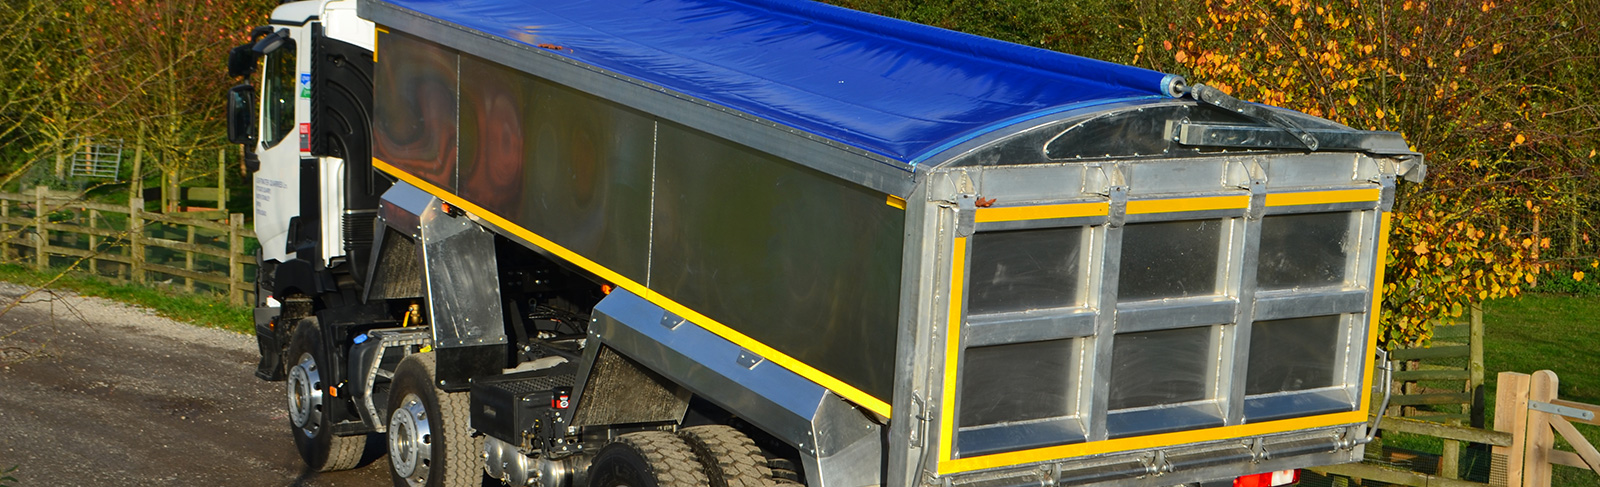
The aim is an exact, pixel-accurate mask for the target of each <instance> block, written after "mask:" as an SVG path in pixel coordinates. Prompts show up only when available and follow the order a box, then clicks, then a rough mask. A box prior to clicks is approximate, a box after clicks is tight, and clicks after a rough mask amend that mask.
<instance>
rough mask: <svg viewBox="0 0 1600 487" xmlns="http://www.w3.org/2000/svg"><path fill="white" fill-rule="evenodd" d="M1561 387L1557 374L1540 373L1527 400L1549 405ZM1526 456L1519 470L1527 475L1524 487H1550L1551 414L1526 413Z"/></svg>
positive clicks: (1545, 371) (1532, 411)
mask: <svg viewBox="0 0 1600 487" xmlns="http://www.w3.org/2000/svg"><path fill="white" fill-rule="evenodd" d="M1559 385H1560V382H1559V379H1557V378H1556V373H1555V372H1551V371H1548V370H1541V371H1538V372H1534V373H1533V383H1532V384H1531V385H1530V386H1529V387H1528V400H1529V401H1540V402H1550V401H1554V400H1555V399H1556V389H1557V388H1558V386H1559ZM1524 407H1526V405H1524ZM1527 414H1528V440H1527V447H1528V449H1527V452H1528V453H1527V456H1525V457H1523V458H1524V459H1523V461H1522V469H1523V471H1524V472H1527V475H1526V477H1527V481H1526V482H1524V483H1523V484H1522V485H1523V486H1524V487H1550V474H1551V468H1550V450H1551V449H1553V448H1555V445H1556V434H1555V431H1552V430H1551V429H1550V418H1549V417H1548V416H1550V413H1546V412H1543V411H1538V410H1533V409H1529V410H1528V413H1527Z"/></svg>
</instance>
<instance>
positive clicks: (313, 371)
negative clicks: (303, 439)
mask: <svg viewBox="0 0 1600 487" xmlns="http://www.w3.org/2000/svg"><path fill="white" fill-rule="evenodd" d="M288 392H289V421H291V422H293V423H294V426H295V427H296V428H299V429H300V432H301V433H304V434H305V435H306V436H307V437H316V436H317V433H318V432H320V431H321V430H322V374H320V373H319V372H318V371H317V361H316V359H314V358H312V357H311V354H309V353H306V354H301V355H300V361H299V362H298V363H296V364H295V366H294V367H293V368H291V369H289V380H288Z"/></svg>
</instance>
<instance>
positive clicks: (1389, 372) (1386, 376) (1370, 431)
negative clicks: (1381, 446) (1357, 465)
mask: <svg viewBox="0 0 1600 487" xmlns="http://www.w3.org/2000/svg"><path fill="white" fill-rule="evenodd" d="M1378 364H1379V365H1378V368H1379V369H1380V370H1383V402H1382V403H1381V405H1380V406H1378V410H1377V411H1376V412H1375V413H1374V414H1373V415H1372V426H1370V427H1368V428H1367V437H1366V438H1365V439H1362V440H1361V442H1360V443H1357V444H1360V445H1365V444H1367V443H1372V438H1373V437H1375V436H1377V435H1378V425H1379V424H1382V423H1383V412H1384V411H1385V410H1388V409H1389V397H1390V395H1391V393H1393V392H1394V366H1392V365H1389V351H1388V350H1384V349H1382V348H1379V349H1378Z"/></svg>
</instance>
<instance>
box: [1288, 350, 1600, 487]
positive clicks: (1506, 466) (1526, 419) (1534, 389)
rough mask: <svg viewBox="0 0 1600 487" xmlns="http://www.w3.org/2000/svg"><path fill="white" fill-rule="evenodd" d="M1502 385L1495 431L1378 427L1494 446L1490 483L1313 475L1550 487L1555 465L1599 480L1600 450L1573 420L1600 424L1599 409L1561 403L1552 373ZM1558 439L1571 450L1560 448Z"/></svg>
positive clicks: (1447, 486) (1401, 423)
mask: <svg viewBox="0 0 1600 487" xmlns="http://www.w3.org/2000/svg"><path fill="white" fill-rule="evenodd" d="M1498 380H1499V382H1498V385H1497V390H1496V394H1495V415H1494V429H1492V430H1486V429H1480V428H1470V427H1462V426H1452V425H1447V424H1440V423H1434V422H1430V421H1420V420H1416V419H1409V418H1392V417H1384V418H1383V422H1382V423H1381V425H1380V426H1379V428H1380V429H1382V430H1385V431H1399V432H1405V433H1412V434H1418V435H1426V436H1434V437H1438V438H1443V439H1445V440H1446V443H1449V442H1452V441H1465V442H1471V443H1481V444H1485V445H1489V446H1492V447H1493V450H1492V451H1493V457H1494V458H1493V461H1492V462H1491V464H1492V465H1491V467H1490V473H1489V482H1488V483H1481V482H1472V481H1467V480H1459V479H1455V478H1450V477H1444V476H1441V475H1429V474H1424V473H1418V472H1410V471H1404V470H1395V469H1390V468H1385V467H1383V466H1380V465H1373V464H1368V463H1350V464H1344V465H1330V466H1327V467H1320V468H1314V469H1312V470H1313V471H1317V472H1318V473H1324V474H1335V475H1342V476H1346V477H1352V478H1358V479H1370V480H1376V481H1379V482H1385V483H1392V484H1396V485H1409V486H1440V487H1551V483H1550V481H1551V469H1550V466H1551V465H1566V466H1570V467H1577V468H1582V469H1586V470H1590V471H1592V472H1593V473H1595V474H1597V475H1600V451H1597V450H1596V449H1595V447H1594V445H1593V444H1591V443H1590V442H1589V441H1588V440H1587V439H1586V438H1584V436H1583V435H1581V434H1580V433H1579V432H1578V430H1577V428H1574V427H1573V426H1572V421H1577V422H1580V423H1585V424H1592V425H1600V406H1596V405H1593V404H1584V403H1578V402H1573V401H1564V400H1561V399H1558V398H1557V392H1556V391H1557V389H1558V386H1559V384H1560V381H1559V380H1558V379H1557V377H1556V374H1555V373H1554V372H1551V371H1548V370H1541V371H1538V372H1535V373H1533V374H1532V375H1528V374H1521V373H1516V372H1501V373H1500V374H1499V379H1498ZM1556 434H1560V435H1561V437H1562V438H1564V439H1565V440H1566V441H1567V443H1568V444H1570V445H1571V447H1572V449H1573V451H1570V452H1569V451H1564V450H1558V449H1556V446H1555V436H1556ZM1451 477H1453V476H1451Z"/></svg>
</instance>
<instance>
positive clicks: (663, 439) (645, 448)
mask: <svg viewBox="0 0 1600 487" xmlns="http://www.w3.org/2000/svg"><path fill="white" fill-rule="evenodd" d="M703 485H709V483H708V481H707V479H706V472H705V468H704V467H703V466H701V464H700V462H697V461H695V455H694V452H693V451H691V450H690V448H689V444H688V443H685V442H684V441H683V440H682V439H680V438H678V436H677V435H674V434H672V433H668V432H665V431H641V432H637V433H628V434H625V435H622V436H618V437H617V439H615V440H612V442H611V444H609V445H606V447H605V448H602V449H600V453H599V454H597V455H595V457H594V462H593V463H591V464H589V487H698V486H703Z"/></svg>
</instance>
